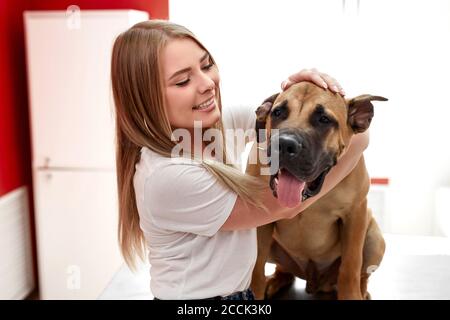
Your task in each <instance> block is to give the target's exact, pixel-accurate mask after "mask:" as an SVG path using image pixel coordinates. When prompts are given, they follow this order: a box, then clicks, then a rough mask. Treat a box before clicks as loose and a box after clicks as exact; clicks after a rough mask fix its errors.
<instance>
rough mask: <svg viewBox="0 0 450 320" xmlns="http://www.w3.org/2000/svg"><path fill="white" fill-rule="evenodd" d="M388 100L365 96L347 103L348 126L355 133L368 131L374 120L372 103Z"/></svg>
mask: <svg viewBox="0 0 450 320" xmlns="http://www.w3.org/2000/svg"><path fill="white" fill-rule="evenodd" d="M387 100H388V99H386V98H384V97H380V96H372V95H370V94H363V95H361V96H357V97H355V98H353V99H350V100H348V101H347V105H348V118H347V121H348V124H349V125H350V127H352V129H353V132H354V133H360V132H364V131H366V130H367V129H368V128H369V126H370V122H371V121H372V118H373V105H372V102H371V101H387Z"/></svg>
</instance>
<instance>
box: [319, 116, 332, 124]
mask: <svg viewBox="0 0 450 320" xmlns="http://www.w3.org/2000/svg"><path fill="white" fill-rule="evenodd" d="M319 122H320V123H323V124H328V123H330V122H331V120H330V118H328V117H327V116H321V117H320V118H319Z"/></svg>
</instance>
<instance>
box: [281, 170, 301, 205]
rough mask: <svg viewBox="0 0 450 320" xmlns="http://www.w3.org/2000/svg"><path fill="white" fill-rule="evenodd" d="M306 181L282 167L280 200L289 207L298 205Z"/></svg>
mask: <svg viewBox="0 0 450 320" xmlns="http://www.w3.org/2000/svg"><path fill="white" fill-rule="evenodd" d="M304 187H305V182H304V181H300V180H298V179H297V178H296V177H294V176H293V175H292V174H291V173H290V172H289V171H287V170H285V169H281V171H280V173H279V174H278V187H277V197H278V202H279V203H280V204H281V205H282V206H284V207H288V208H293V207H296V206H298V205H299V204H300V202H301V194H302V192H303V188H304Z"/></svg>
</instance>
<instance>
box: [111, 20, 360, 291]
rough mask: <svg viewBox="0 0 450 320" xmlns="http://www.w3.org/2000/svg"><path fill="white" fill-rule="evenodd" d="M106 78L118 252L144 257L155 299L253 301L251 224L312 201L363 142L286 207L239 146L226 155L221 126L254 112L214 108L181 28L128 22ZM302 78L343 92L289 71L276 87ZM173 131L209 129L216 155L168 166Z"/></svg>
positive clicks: (215, 85)
mask: <svg viewBox="0 0 450 320" xmlns="http://www.w3.org/2000/svg"><path fill="white" fill-rule="evenodd" d="M111 78H112V89H113V95H114V103H115V114H116V128H117V129H116V130H117V131H116V138H117V150H116V153H117V154H116V155H117V183H118V192H119V242H120V247H121V250H122V254H123V256H124V258H125V260H126V262H127V263H128V264H129V265H130V266H131V267H133V266H134V261H135V257H136V256H140V257H141V258H142V259H143V258H144V254H145V252H147V251H148V258H149V261H150V265H151V271H150V273H151V284H150V285H151V290H152V292H153V294H154V296H155V298H158V299H252V298H253V295H252V292H251V290H250V289H249V285H250V281H251V275H252V270H253V266H254V263H255V261H256V254H257V247H256V227H258V226H260V225H264V224H267V223H269V222H272V221H275V220H278V219H286V218H292V217H293V216H294V215H296V214H297V213H299V212H301V211H302V210H304V209H305V208H306V207H307V206H309V205H311V203H313V202H314V201H316V200H317V199H318V198H320V197H321V196H322V195H323V193H325V192H327V191H329V190H330V189H331V188H333V187H334V186H335V185H336V184H337V183H338V182H339V181H340V180H342V179H343V178H344V177H345V176H346V175H347V174H348V173H349V172H350V171H351V169H352V168H353V167H354V166H355V165H356V163H357V161H358V159H359V157H360V156H361V153H362V152H363V150H364V149H365V148H366V147H367V144H368V137H367V136H366V135H358V136H355V138H354V139H353V141H352V143H351V145H350V147H349V150H348V152H347V153H346V154H345V156H344V157H342V158H341V159H340V160H339V163H338V164H337V165H336V166H335V167H334V168H333V169H332V170H331V172H330V173H329V174H328V176H327V179H326V180H325V182H324V186H323V188H322V192H321V193H320V194H319V195H317V196H316V197H313V198H311V199H309V200H307V201H305V202H304V203H302V204H300V205H299V206H297V207H295V208H284V207H281V206H280V205H279V203H278V201H277V199H276V198H274V197H273V196H272V192H271V190H270V188H269V186H268V185H266V184H265V183H261V182H260V181H259V180H256V178H253V177H250V176H247V175H245V174H242V171H241V170H240V169H241V168H240V167H239V161H238V159H239V152H241V151H242V150H238V151H237V152H235V153H234V156H230V155H229V154H228V152H227V150H226V148H227V146H228V142H229V141H227V140H226V139H225V138H226V137H225V135H224V134H223V132H224V130H225V129H243V130H247V129H254V127H255V119H256V117H255V107H254V106H252V107H249V108H238V109H237V108H230V109H227V108H224V109H222V105H221V99H220V89H219V82H220V77H219V71H218V68H217V65H216V63H215V61H214V59H213V57H212V55H211V54H210V53H209V51H208V50H207V49H206V48H205V47H204V46H203V45H202V44H201V43H200V41H199V40H198V39H196V37H195V36H194V35H193V34H192V33H191V32H190V31H189V30H187V29H186V28H184V27H182V26H180V25H176V24H173V23H170V22H168V21H163V20H151V21H146V22H141V23H138V24H136V25H134V26H133V27H131V28H130V29H129V30H127V31H125V32H123V33H122V34H120V35H119V36H118V37H117V39H116V41H115V43H114V47H113V52H112V64H111ZM300 81H312V82H314V83H316V84H318V85H320V86H324V87H329V88H330V89H331V90H333V91H335V92H340V93H341V94H343V91H342V89H341V88H340V86H339V84H338V83H337V82H336V81H335V80H334V79H333V78H331V77H329V76H328V75H326V74H323V73H320V72H318V71H317V70H315V69H312V70H303V71H301V72H298V73H296V74H294V75H292V76H291V77H289V79H288V80H287V81H285V82H283V84H282V89H286V88H287V87H289V86H290V85H291V84H293V83H295V82H300ZM262 94H264V93H262ZM198 123H201V125H202V126H201V127H200V129H199V128H198V127H196V124H198ZM180 129H182V130H184V131H185V132H188V133H190V134H191V135H190V137H191V138H192V140H194V138H193V137H194V136H195V134H203V133H205V130H206V129H216V130H217V131H218V132H220V133H221V134H222V138H223V140H220V139H219V140H220V141H222V146H223V148H222V149H220V150H221V151H220V152H218V153H220V154H214V153H212V155H213V156H212V157H209V158H208V157H206V158H201V157H200V158H198V157H196V156H195V154H194V151H193V149H188V152H189V153H188V155H190V156H189V157H186V158H183V157H180V158H178V159H177V160H178V161H173V160H174V159H172V155H173V150H174V148H176V147H177V146H178V145H179V143H181V139H180V140H178V139H176V138H175V139H174V135H173V133H174V131H176V130H180ZM184 139H185V138H184V137H183V140H184ZM183 142H186V141H183ZM192 142H194V141H192ZM200 144H201V150H202V151H204V150H205V148H207V147H208V141H204V140H202V141H201V142H200ZM191 146H192V144H191ZM185 151H186V150H185ZM219 155H220V156H221V157H217V156H219ZM191 158H193V159H195V161H192V159H191ZM219 158H220V161H219V160H217V159H219ZM233 163H235V165H233Z"/></svg>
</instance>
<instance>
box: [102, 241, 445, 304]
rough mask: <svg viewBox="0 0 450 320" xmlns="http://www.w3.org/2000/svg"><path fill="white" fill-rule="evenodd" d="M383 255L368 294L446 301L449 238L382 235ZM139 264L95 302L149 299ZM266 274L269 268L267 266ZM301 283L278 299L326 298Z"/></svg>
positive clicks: (124, 271) (144, 269)
mask: <svg viewBox="0 0 450 320" xmlns="http://www.w3.org/2000/svg"><path fill="white" fill-rule="evenodd" d="M385 240H386V245H387V247H386V254H385V256H384V259H383V262H382V264H381V266H380V268H379V269H378V270H377V271H376V272H375V273H374V274H373V275H372V276H371V278H370V282H369V292H370V294H371V296H372V299H373V300H379V299H383V300H384V299H450V239H449V238H438V237H411V236H401V235H385ZM148 268H149V266H148V265H146V264H142V265H141V266H140V268H139V271H138V272H137V273H136V274H133V273H132V272H131V271H130V270H129V269H128V268H126V267H125V266H124V267H123V268H122V269H121V270H120V271H119V272H118V273H117V274H116V275H115V276H114V278H113V279H112V280H111V282H110V284H109V285H108V286H107V288H106V289H105V291H104V292H103V293H102V295H101V296H100V297H99V299H152V298H153V295H152V293H151V292H150V288H149V283H150V276H149V273H148V270H149V269H148ZM266 269H267V270H266V271H267V272H271V270H273V265H267V268H266ZM304 287H305V282H304V281H303V280H300V279H297V280H296V282H295V284H294V285H293V286H292V287H290V288H288V289H286V290H284V291H283V292H280V294H279V296H278V298H279V299H306V300H308V299H328V298H329V296H325V295H322V296H316V297H313V296H310V295H308V294H306V293H305V291H304Z"/></svg>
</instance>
